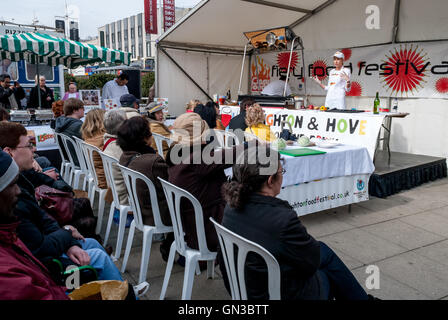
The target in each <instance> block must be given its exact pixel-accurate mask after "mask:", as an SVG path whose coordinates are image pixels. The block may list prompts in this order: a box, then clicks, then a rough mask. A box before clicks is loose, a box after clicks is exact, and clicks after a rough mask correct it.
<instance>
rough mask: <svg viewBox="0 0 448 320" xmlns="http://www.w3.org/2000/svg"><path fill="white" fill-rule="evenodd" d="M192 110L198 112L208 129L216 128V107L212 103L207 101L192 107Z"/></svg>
mask: <svg viewBox="0 0 448 320" xmlns="http://www.w3.org/2000/svg"><path fill="white" fill-rule="evenodd" d="M194 112H195V113H197V114H199V115H200V116H201V118H202V120H204V121H205V122H207V124H208V127H209V129H215V128H216V109H215V106H214V103H213V102H212V101H209V102H207V103H206V104H205V106H204V105H203V104H199V105H197V106H196V108H194Z"/></svg>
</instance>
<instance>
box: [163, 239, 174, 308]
mask: <svg viewBox="0 0 448 320" xmlns="http://www.w3.org/2000/svg"><path fill="white" fill-rule="evenodd" d="M175 255H176V241H173V243H172V244H171V248H170V255H169V257H168V263H167V264H166V270H165V278H164V279H163V285H162V291H161V292H160V298H159V299H160V300H163V299H165V294H166V288H167V287H168V282H169V281H170V276H171V270H172V269H173V263H174V256H175Z"/></svg>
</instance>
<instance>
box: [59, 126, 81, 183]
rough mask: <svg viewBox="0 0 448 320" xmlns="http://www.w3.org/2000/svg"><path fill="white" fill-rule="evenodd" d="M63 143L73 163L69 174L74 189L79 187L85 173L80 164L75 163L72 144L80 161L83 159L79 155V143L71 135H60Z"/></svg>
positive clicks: (69, 181)
mask: <svg viewBox="0 0 448 320" xmlns="http://www.w3.org/2000/svg"><path fill="white" fill-rule="evenodd" d="M60 137H61V140H62V143H63V144H64V149H65V151H66V153H67V156H68V158H69V159H70V163H71V170H70V173H69V175H68V181H67V182H68V184H69V185H71V186H72V187H73V189H78V188H79V181H80V179H81V175H82V174H84V172H83V171H82V170H81V167H80V166H77V165H75V161H74V159H73V155H72V153H71V152H70V146H72V148H73V149H74V150H75V154H76V158H78V163H80V161H81V160H79V157H78V152H79V151H78V150H77V149H78V144H77V143H76V142H75V140H73V139H72V138H71V137H69V136H67V135H65V134H61V135H60Z"/></svg>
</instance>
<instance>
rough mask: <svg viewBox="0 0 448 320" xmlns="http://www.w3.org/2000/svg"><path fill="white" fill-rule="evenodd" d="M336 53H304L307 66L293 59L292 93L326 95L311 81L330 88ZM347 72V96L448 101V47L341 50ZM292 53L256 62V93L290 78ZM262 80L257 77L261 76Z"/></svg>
mask: <svg viewBox="0 0 448 320" xmlns="http://www.w3.org/2000/svg"><path fill="white" fill-rule="evenodd" d="M335 51H336V49H333V50H320V51H310V50H305V52H304V56H305V65H303V61H302V58H301V53H300V51H295V52H293V54H292V58H291V72H292V74H291V78H290V81H289V85H290V87H291V90H292V92H293V93H296V94H299V95H303V94H305V86H304V83H305V82H306V93H307V94H310V95H325V94H326V93H325V91H324V90H322V89H321V88H320V87H319V86H318V85H317V84H316V83H315V82H314V81H313V80H312V79H310V77H312V76H316V75H317V76H318V78H319V79H320V80H321V81H322V82H323V83H324V84H326V83H327V81H328V75H329V73H330V71H331V69H333V68H334V66H333V54H334V52H335ZM341 51H342V52H343V53H344V55H345V62H344V66H345V67H346V68H348V69H350V71H351V75H352V77H351V80H352V86H351V90H350V92H348V93H347V96H359V97H361V96H362V97H373V96H375V94H376V92H379V93H380V96H382V97H415V98H448V61H447V60H448V59H447V57H448V46H447V43H446V42H427V43H425V42H423V43H419V42H417V43H407V44H391V45H383V46H376V47H366V48H355V49H342V50H341ZM289 58H290V53H289V52H281V53H266V54H262V55H260V56H258V57H256V58H255V59H253V62H252V65H251V70H250V72H251V80H252V81H251V83H252V87H251V89H252V92H253V93H254V94H256V93H259V92H261V91H262V90H263V88H264V87H265V86H266V85H267V84H269V82H271V81H272V80H277V79H278V78H279V77H280V75H286V70H287V69H288V65H289ZM257 75H258V76H257Z"/></svg>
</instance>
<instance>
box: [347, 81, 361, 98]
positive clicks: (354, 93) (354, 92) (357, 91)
mask: <svg viewBox="0 0 448 320" xmlns="http://www.w3.org/2000/svg"><path fill="white" fill-rule="evenodd" d="M361 95H362V86H361V84H360V83H359V82H357V81H352V85H351V88H350V91H349V92H347V96H349V97H360V96H361Z"/></svg>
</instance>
